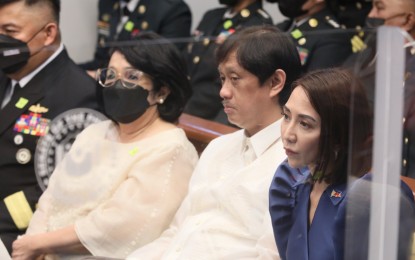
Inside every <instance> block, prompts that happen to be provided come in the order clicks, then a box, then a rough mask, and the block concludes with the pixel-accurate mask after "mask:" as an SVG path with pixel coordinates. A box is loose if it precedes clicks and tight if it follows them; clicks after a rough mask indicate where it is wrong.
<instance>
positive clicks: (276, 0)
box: [267, 0, 278, 3]
mask: <svg viewBox="0 0 415 260" xmlns="http://www.w3.org/2000/svg"><path fill="white" fill-rule="evenodd" d="M267 2H269V3H276V2H278V0H267Z"/></svg>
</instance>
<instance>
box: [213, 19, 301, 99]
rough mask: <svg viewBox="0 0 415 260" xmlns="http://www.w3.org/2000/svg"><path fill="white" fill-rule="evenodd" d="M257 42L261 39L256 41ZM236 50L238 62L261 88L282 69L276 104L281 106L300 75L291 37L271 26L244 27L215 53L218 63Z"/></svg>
mask: <svg viewBox="0 0 415 260" xmlns="http://www.w3.org/2000/svg"><path fill="white" fill-rule="evenodd" d="M259 39H260V40H259ZM234 51H236V59H237V60H238V63H239V64H240V65H241V66H242V67H243V68H244V69H245V70H247V71H249V72H250V73H252V74H254V75H255V76H256V77H257V78H258V80H259V83H260V84H261V85H263V84H264V83H265V81H266V80H267V79H268V78H269V77H271V76H272V74H273V73H274V72H275V71H276V70H277V69H281V70H283V71H284V72H285V74H286V77H287V78H286V81H285V85H284V88H283V90H282V91H281V92H280V93H279V100H278V102H279V105H281V106H282V105H284V104H285V103H286V102H287V100H288V97H289V96H290V93H291V88H290V86H291V83H292V82H293V81H294V80H295V79H297V78H298V77H299V76H300V75H301V61H300V57H299V55H298V51H297V48H296V47H295V44H294V43H293V41H292V40H291V39H290V37H289V36H288V35H287V34H286V33H284V32H282V31H281V30H279V29H278V28H276V27H275V26H272V25H258V26H250V27H246V28H244V29H242V30H240V31H237V32H236V33H235V34H233V35H231V36H230V37H229V38H228V39H227V40H226V41H225V42H224V43H223V44H222V45H220V46H219V47H218V49H217V51H216V60H217V62H218V63H222V62H224V61H225V60H226V59H227V58H228V57H229V55H230V54H231V53H232V52H234Z"/></svg>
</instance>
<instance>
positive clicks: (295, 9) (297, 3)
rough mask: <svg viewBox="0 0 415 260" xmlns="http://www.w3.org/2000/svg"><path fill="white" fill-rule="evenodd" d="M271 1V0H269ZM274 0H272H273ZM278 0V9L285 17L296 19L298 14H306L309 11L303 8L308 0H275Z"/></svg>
mask: <svg viewBox="0 0 415 260" xmlns="http://www.w3.org/2000/svg"><path fill="white" fill-rule="evenodd" d="M267 1H269V0H267ZM271 1H272V0H271ZM274 1H275V2H278V9H280V12H281V14H282V15H284V16H285V17H288V18H291V19H294V18H296V17H298V16H301V15H304V14H306V13H307V11H304V10H302V9H301V7H302V6H303V5H304V3H305V2H306V1H307V0H274Z"/></svg>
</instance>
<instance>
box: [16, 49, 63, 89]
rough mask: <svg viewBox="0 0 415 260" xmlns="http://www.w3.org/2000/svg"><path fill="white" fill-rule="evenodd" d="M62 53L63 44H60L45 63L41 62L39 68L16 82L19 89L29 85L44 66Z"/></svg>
mask: <svg viewBox="0 0 415 260" xmlns="http://www.w3.org/2000/svg"><path fill="white" fill-rule="evenodd" d="M62 51H63V43H61V44H60V45H59V48H58V49H57V50H56V51H55V52H54V53H53V54H52V55H51V56H50V57H49V58H48V59H47V60H46V61H45V62H43V63H42V64H41V65H40V66H39V67H37V68H36V69H35V70H34V71H32V72H30V73H29V74H27V75H26V76H24V77H23V78H21V79H20V80H19V81H18V82H19V85H20V87H21V88H23V87H24V86H26V84H27V83H29V81H30V80H31V79H32V78H33V77H34V76H36V74H38V73H39V71H41V70H42V69H43V68H44V67H46V65H48V64H49V63H51V62H52V61H53V60H54V59H55V58H56V56H58V55H59V54H60V53H61V52H62ZM12 82H13V84H15V83H17V81H14V80H13V81H12Z"/></svg>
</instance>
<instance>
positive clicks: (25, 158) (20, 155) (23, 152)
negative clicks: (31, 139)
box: [16, 148, 32, 164]
mask: <svg viewBox="0 0 415 260" xmlns="http://www.w3.org/2000/svg"><path fill="white" fill-rule="evenodd" d="M31 158H32V154H31V153H30V151H29V149H27V148H20V149H19V150H18V151H17V153H16V160H17V162H18V163H20V164H26V163H28V162H29V161H30V159H31Z"/></svg>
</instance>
